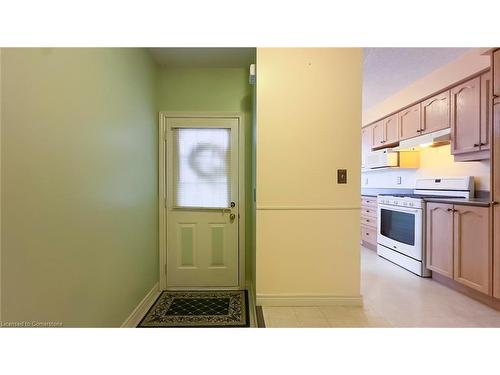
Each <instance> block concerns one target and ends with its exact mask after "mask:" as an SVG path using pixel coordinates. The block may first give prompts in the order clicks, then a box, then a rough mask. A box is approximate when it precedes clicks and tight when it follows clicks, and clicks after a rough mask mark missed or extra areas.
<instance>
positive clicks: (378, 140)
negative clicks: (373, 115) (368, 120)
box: [372, 120, 385, 148]
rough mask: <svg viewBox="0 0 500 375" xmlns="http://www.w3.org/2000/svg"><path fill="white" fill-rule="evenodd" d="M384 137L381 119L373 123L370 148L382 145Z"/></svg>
mask: <svg viewBox="0 0 500 375" xmlns="http://www.w3.org/2000/svg"><path fill="white" fill-rule="evenodd" d="M384 139H385V132H384V122H383V120H382V121H379V122H377V123H375V124H373V128H372V148H376V147H382V146H384Z"/></svg>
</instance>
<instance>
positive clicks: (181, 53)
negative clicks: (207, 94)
mask: <svg viewBox="0 0 500 375" xmlns="http://www.w3.org/2000/svg"><path fill="white" fill-rule="evenodd" d="M149 51H150V52H151V55H152V56H153V58H154V60H155V61H156V62H157V63H158V64H159V65H161V66H168V67H173V68H247V67H248V65H249V64H251V63H254V62H255V48H150V49H149Z"/></svg>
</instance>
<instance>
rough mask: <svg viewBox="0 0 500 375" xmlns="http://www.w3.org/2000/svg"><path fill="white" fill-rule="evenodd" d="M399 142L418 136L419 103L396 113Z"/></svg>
mask: <svg viewBox="0 0 500 375" xmlns="http://www.w3.org/2000/svg"><path fill="white" fill-rule="evenodd" d="M398 117H399V128H400V132H401V133H400V138H401V140H404V139H409V138H413V137H416V136H417V135H420V103H418V104H415V105H414V106H412V107H410V108H406V109H405V110H402V111H401V112H399V113H398Z"/></svg>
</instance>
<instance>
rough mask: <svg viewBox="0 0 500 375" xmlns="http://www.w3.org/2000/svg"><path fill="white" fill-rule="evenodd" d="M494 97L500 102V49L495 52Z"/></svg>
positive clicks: (496, 101) (495, 100)
mask: <svg viewBox="0 0 500 375" xmlns="http://www.w3.org/2000/svg"><path fill="white" fill-rule="evenodd" d="M493 99H494V102H495V104H496V103H500V49H497V50H496V51H495V52H494V53H493Z"/></svg>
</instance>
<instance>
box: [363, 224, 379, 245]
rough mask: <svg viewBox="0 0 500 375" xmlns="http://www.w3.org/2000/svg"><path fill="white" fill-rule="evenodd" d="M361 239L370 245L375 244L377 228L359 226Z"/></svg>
mask: <svg viewBox="0 0 500 375" xmlns="http://www.w3.org/2000/svg"><path fill="white" fill-rule="evenodd" d="M361 240H363V241H365V242H368V243H370V244H372V245H376V244H377V230H376V229H375V228H370V227H365V226H361Z"/></svg>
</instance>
